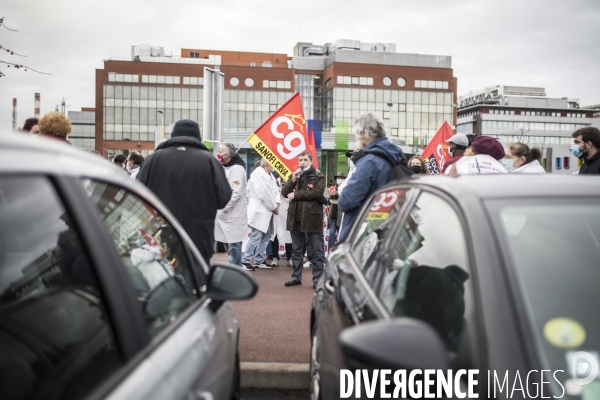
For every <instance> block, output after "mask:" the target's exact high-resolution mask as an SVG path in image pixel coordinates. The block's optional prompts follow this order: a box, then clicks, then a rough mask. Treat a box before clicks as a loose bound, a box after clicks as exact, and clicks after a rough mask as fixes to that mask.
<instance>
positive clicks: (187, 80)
mask: <svg viewBox="0 0 600 400" xmlns="http://www.w3.org/2000/svg"><path fill="white" fill-rule="evenodd" d="M183 84H184V85H199V86H202V85H204V78H203V77H201V76H184V77H183Z"/></svg>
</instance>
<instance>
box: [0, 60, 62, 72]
mask: <svg viewBox="0 0 600 400" xmlns="http://www.w3.org/2000/svg"><path fill="white" fill-rule="evenodd" d="M0 63H3V64H7V65H8V68H10V66H11V65H12V66H13V67H14V68H16V69H24V70H25V71H27V70H30V71H33V72H37V73H38V74H44V75H52V74H49V73H48V72H42V71H38V70H37V69H33V68H31V67H28V66H27V65H22V64H15V63H9V62H6V61H2V60H0Z"/></svg>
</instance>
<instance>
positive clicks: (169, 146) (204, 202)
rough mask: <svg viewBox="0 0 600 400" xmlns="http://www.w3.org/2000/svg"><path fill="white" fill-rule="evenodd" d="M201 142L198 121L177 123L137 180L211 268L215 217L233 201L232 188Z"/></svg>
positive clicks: (187, 120) (149, 158) (223, 172)
mask: <svg viewBox="0 0 600 400" xmlns="http://www.w3.org/2000/svg"><path fill="white" fill-rule="evenodd" d="M201 140H202V139H201V137H200V127H199V126H198V124H197V123H196V122H194V121H192V120H189V119H182V120H180V121H177V123H176V124H175V126H174V127H173V132H172V133H171V138H170V139H168V140H166V141H164V142H163V143H161V144H159V145H158V147H157V148H156V151H155V152H154V153H153V154H152V155H151V156H149V157H148V158H147V159H146V161H144V163H143V164H142V167H141V168H140V172H139V173H138V176H137V179H138V180H139V181H140V182H142V183H143V184H145V185H146V186H148V188H150V190H152V191H153V192H154V194H156V196H158V198H159V199H161V200H162V202H163V203H165V205H166V206H167V207H168V208H169V210H171V212H172V213H173V215H175V217H176V218H177V220H179V223H181V225H182V226H183V228H184V229H185V230H186V232H187V233H188V235H189V236H190V238H191V239H192V241H193V242H194V244H195V245H196V247H198V250H199V251H200V254H202V257H204V260H205V261H206V263H207V264H209V265H210V259H211V257H212V255H213V245H214V232H215V217H216V215H217V210H220V209H222V208H224V207H225V206H226V205H227V203H228V202H229V200H230V199H231V187H230V186H229V184H228V183H227V178H226V177H225V171H224V170H223V167H222V166H221V165H220V163H219V161H217V159H216V158H215V157H213V155H212V154H211V153H210V152H209V151H208V149H207V148H206V146H204V145H203V144H202V142H201Z"/></svg>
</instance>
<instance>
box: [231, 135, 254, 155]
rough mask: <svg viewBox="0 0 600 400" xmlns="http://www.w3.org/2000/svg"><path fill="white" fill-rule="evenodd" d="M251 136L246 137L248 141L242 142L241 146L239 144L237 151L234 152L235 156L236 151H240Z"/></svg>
mask: <svg viewBox="0 0 600 400" xmlns="http://www.w3.org/2000/svg"><path fill="white" fill-rule="evenodd" d="M252 135H254V133H253V134H252ZM252 135H250V136H248V139H246V140H245V141H244V143H242V144H240V145H239V146H238V148H237V150H236V151H235V154H237V152H238V151H240V149H241V148H242V146H243V145H245V144H246V143H248V140H250V138H251V137H252Z"/></svg>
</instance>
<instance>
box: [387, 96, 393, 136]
mask: <svg viewBox="0 0 600 400" xmlns="http://www.w3.org/2000/svg"><path fill="white" fill-rule="evenodd" d="M393 105H394V103H387V106H388V107H389V108H390V137H391V136H393V135H392V106H393Z"/></svg>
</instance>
